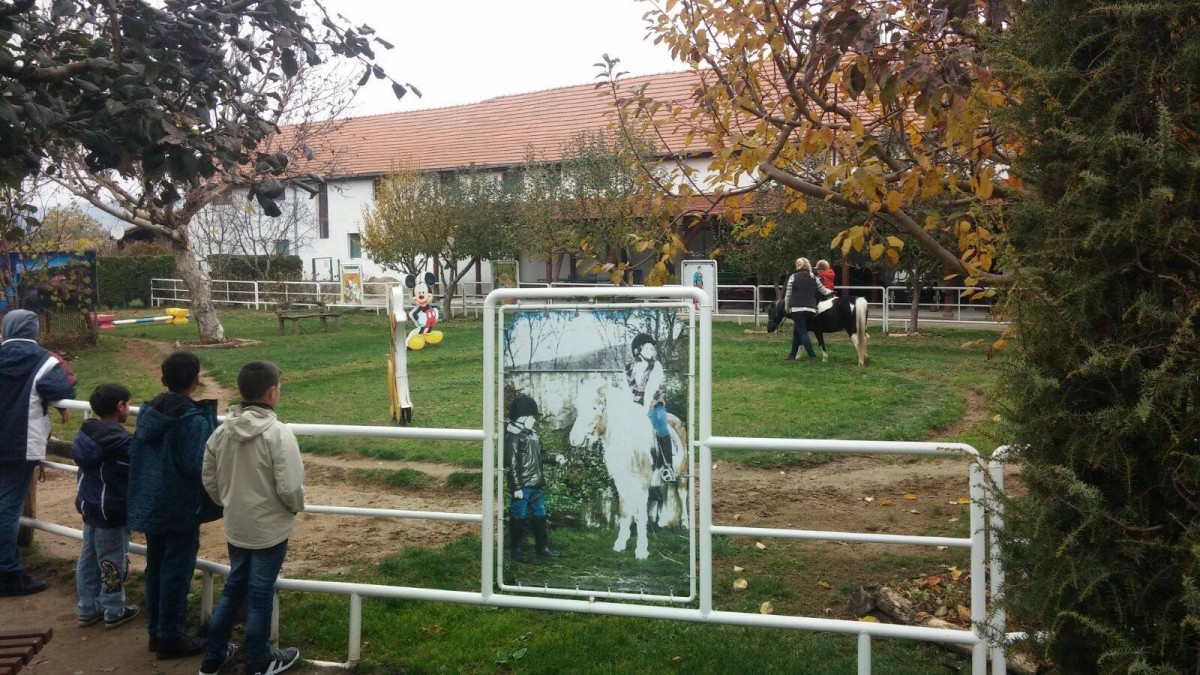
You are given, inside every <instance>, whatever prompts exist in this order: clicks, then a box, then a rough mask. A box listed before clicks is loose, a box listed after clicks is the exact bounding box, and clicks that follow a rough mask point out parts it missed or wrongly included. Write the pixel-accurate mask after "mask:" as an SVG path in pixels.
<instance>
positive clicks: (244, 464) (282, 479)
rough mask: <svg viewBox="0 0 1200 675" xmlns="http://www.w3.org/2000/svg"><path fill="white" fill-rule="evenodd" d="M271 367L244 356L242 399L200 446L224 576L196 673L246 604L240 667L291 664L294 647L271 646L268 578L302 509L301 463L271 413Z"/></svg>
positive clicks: (275, 398)
mask: <svg viewBox="0 0 1200 675" xmlns="http://www.w3.org/2000/svg"><path fill="white" fill-rule="evenodd" d="M279 386H280V384H279V368H278V367H277V366H276V365H275V364H273V363H270V362H269V361H252V362H250V363H247V364H246V365H244V366H242V369H241V371H239V372H238V390H239V391H240V392H241V394H242V398H243V402H242V403H239V404H237V405H234V406H232V407H230V409H229V415H228V416H226V418H225V423H224V424H222V425H221V426H220V427H219V428H217V430H216V432H214V433H213V435H212V437H211V438H209V440H208V444H207V445H206V446H205V448H204V470H203V479H204V489H205V490H207V491H208V494H209V496H211V497H212V498H213V500H214V501H216V502H217V503H218V504H221V505H222V506H223V507H225V539H226V540H227V541H228V543H229V562H230V568H231V569H230V571H229V579H228V581H227V582H226V584H225V590H224V591H223V592H222V593H221V599H220V601H219V602H218V603H217V607H216V609H215V610H214V612H213V616H212V621H211V622H210V623H209V627H208V645H207V650H206V652H205V655H204V663H202V664H201V667H200V672H201V673H202V674H205V675H212V674H214V673H216V672H218V671H219V670H220V669H221V667H222V666H224V665H225V664H226V663H227V662H228V661H229V660H230V659H231V658H232V657H233V652H234V648H233V646H232V645H230V644H229V634H230V632H231V631H232V630H233V622H234V619H235V617H236V616H237V613H238V610H239V608H240V607H241V605H242V603H246V672H247V673H263V674H266V673H271V674H274V673H281V672H283V671H284V670H287V669H288V668H290V667H291V666H292V664H294V663H296V661H297V660H298V659H299V658H300V651H299V650H297V649H296V648H294V647H288V648H285V649H272V648H271V646H270V644H269V643H268V639H269V638H270V634H271V602H272V599H273V598H274V595H275V579H276V577H278V576H279V570H280V568H281V567H282V566H283V559H284V556H285V555H286V554H287V544H288V539H289V538H290V537H291V536H292V533H293V532H294V531H295V529H296V514H297V513H300V512H301V511H303V510H304V462H303V461H302V460H301V459H300V446H299V445H298V444H297V443H296V436H295V435H293V434H292V432H291V430H290V429H288V428H287V427H286V426H284V425H283V423H281V422H280V421H279V420H278V419H277V418H276V416H275V406H276V405H278V403H279Z"/></svg>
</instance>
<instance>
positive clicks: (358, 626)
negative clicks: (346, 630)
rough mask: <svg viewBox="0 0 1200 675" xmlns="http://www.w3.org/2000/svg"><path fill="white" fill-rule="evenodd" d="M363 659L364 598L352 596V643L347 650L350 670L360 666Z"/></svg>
mask: <svg viewBox="0 0 1200 675" xmlns="http://www.w3.org/2000/svg"><path fill="white" fill-rule="evenodd" d="M360 659H362V596H361V595H359V594H358V593H351V594H350V643H349V647H348V649H347V655H346V665H347V666H348V667H350V668H353V667H354V666H357V665H358V662H359V660H360Z"/></svg>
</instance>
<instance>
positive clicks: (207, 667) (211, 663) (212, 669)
mask: <svg viewBox="0 0 1200 675" xmlns="http://www.w3.org/2000/svg"><path fill="white" fill-rule="evenodd" d="M236 651H237V647H235V646H233V645H228V646H226V647H225V658H224V659H218V660H213V659H210V658H208V657H207V656H206V657H204V663H201V664H200V675H217V673H219V672H221V669H222V668H224V667H225V666H226V665H227V664H228V663H229V662H230V661H232V660H233V653H234V652H236Z"/></svg>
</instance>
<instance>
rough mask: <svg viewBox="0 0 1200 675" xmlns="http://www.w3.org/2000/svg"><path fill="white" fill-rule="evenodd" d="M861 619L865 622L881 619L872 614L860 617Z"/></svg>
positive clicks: (874, 621)
mask: <svg viewBox="0 0 1200 675" xmlns="http://www.w3.org/2000/svg"><path fill="white" fill-rule="evenodd" d="M859 621H862V622H864V623H879V619H876V618H875V617H873V616H871V615H870V614H868V615H866V616H864V617H860V618H859Z"/></svg>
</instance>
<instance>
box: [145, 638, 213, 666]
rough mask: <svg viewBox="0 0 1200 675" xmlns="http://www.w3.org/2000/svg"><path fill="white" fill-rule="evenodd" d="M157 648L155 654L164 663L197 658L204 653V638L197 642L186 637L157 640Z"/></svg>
mask: <svg viewBox="0 0 1200 675" xmlns="http://www.w3.org/2000/svg"><path fill="white" fill-rule="evenodd" d="M157 647H158V649H156V650H155V653H156V654H157V655H158V658H160V659H162V660H164V661H167V660H169V659H182V658H186V657H189V656H199V655H200V654H203V653H204V638H200V639H198V640H197V639H196V638H193V637H189V636H187V635H180V636H179V637H177V638H174V639H171V640H159V641H158V645H157Z"/></svg>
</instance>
